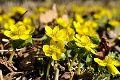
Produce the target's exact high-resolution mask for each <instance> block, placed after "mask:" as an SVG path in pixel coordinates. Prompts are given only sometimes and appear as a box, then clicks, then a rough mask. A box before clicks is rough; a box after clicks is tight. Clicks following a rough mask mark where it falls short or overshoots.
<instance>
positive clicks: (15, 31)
mask: <svg viewBox="0 0 120 80" xmlns="http://www.w3.org/2000/svg"><path fill="white" fill-rule="evenodd" d="M33 31H34V28H33V27H31V26H25V25H20V26H16V25H14V24H11V25H10V26H9V29H6V30H4V31H3V32H4V34H5V35H6V36H7V37H10V38H11V39H12V40H17V39H22V40H27V39H29V38H31V37H32V32H33Z"/></svg>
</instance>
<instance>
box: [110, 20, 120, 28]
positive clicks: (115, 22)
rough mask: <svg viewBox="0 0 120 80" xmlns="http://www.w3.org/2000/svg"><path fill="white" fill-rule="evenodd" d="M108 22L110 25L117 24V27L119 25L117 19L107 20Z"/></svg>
mask: <svg viewBox="0 0 120 80" xmlns="http://www.w3.org/2000/svg"><path fill="white" fill-rule="evenodd" d="M109 24H110V25H112V26H115V27H116V26H117V27H120V22H119V21H117V20H112V21H110V22H109Z"/></svg>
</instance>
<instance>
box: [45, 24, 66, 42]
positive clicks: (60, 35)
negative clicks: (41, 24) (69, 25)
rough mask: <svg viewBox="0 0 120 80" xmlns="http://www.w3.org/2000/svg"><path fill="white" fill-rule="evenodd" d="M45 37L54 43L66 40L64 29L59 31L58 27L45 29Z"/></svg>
mask: <svg viewBox="0 0 120 80" xmlns="http://www.w3.org/2000/svg"><path fill="white" fill-rule="evenodd" d="M45 31H46V35H47V36H49V37H51V38H52V39H53V40H54V41H58V40H62V41H65V40H66V34H67V33H66V30H65V29H61V30H60V29H59V27H58V26H55V27H54V28H53V29H52V28H51V27H50V26H46V27H45Z"/></svg>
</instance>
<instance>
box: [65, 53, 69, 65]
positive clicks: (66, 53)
mask: <svg viewBox="0 0 120 80" xmlns="http://www.w3.org/2000/svg"><path fill="white" fill-rule="evenodd" d="M65 55H66V58H67V61H68V66H70V60H69V57H68V54H67V51H66V52H65Z"/></svg>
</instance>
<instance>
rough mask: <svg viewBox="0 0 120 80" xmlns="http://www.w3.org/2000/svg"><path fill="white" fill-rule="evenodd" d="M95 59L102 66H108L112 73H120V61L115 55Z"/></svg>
mask: <svg viewBox="0 0 120 80" xmlns="http://www.w3.org/2000/svg"><path fill="white" fill-rule="evenodd" d="M94 61H95V62H96V63H98V64H99V65H100V66H107V69H108V72H109V73H111V74H112V75H117V74H119V71H118V69H117V68H116V67H118V66H120V62H119V61H117V60H115V59H114V58H113V57H110V56H106V57H105V59H104V60H101V59H99V58H94ZM115 66H116V67H115Z"/></svg>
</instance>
